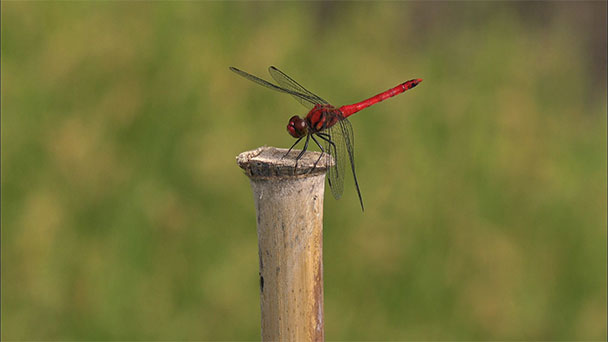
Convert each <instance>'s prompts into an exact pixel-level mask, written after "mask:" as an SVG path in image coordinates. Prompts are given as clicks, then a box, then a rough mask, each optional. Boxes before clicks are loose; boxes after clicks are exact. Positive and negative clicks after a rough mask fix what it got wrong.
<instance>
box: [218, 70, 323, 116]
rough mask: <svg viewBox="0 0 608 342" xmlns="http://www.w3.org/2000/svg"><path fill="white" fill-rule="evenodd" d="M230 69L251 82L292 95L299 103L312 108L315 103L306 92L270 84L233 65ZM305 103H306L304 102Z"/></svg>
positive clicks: (314, 99)
mask: <svg viewBox="0 0 608 342" xmlns="http://www.w3.org/2000/svg"><path fill="white" fill-rule="evenodd" d="M230 70H232V71H233V72H235V73H236V74H237V75H239V76H242V77H244V78H246V79H248V80H250V81H252V82H255V83H257V84H259V85H261V86H264V87H266V88H270V89H272V90H276V91H278V92H281V93H287V94H289V95H291V96H293V97H294V98H296V99H297V100H298V101H300V103H302V104H304V105H305V106H307V107H310V108H312V107H313V106H314V105H315V104H317V102H316V101H317V99H316V98H314V97H312V96H310V95H308V94H302V93H300V92H298V91H297V90H293V89H286V88H283V87H279V86H278V85H276V84H272V83H270V82H268V81H266V80H263V79H261V78H259V77H257V76H253V75H252V74H249V73H246V72H244V71H243V70H240V69H237V68H235V67H230ZM305 103H307V104H305Z"/></svg>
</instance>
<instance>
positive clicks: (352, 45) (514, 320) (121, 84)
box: [1, 2, 607, 340]
mask: <svg viewBox="0 0 608 342" xmlns="http://www.w3.org/2000/svg"><path fill="white" fill-rule="evenodd" d="M598 13H600V14H598ZM601 13H604V14H603V15H602V14H601ZM528 15H537V16H538V17H539V18H542V19H539V20H540V21H542V24H540V23H537V22H531V21H530V20H529V18H528V17H527V16H528ZM605 20H606V18H605V3H580V4H573V3H565V4H558V3H546V4H545V3H543V5H542V6H540V5H536V4H531V5H527V3H524V4H521V3H517V4H505V3H501V4H495V3H469V4H467V3H458V4H454V3H432V4H424V3H382V4H373V3H310V4H295V3H248V2H247V3H189V4H186V3H178V4H170V3H154V4H152V3H111V2H104V3H94V4H89V3H74V2H64V3H46V2H42V3H40V2H36V3H18V2H3V3H2V85H3V87H2V272H3V274H2V275H3V277H2V317H3V322H2V336H1V337H2V338H3V339H5V340H15V339H23V340H51V339H53V340H69V339H73V340H93V339H95V340H108V339H121V340H133V339H150V340H157V339H171V340H176V339H194V340H254V339H258V338H259V303H258V300H259V299H258V283H257V282H258V280H257V271H258V270H257V267H258V264H257V245H256V244H257V242H256V233H255V218H254V210H253V204H252V201H251V192H250V189H249V185H248V181H247V179H246V177H244V176H243V175H242V173H241V172H240V170H239V169H238V167H237V166H236V165H235V161H234V157H235V156H236V155H237V154H238V153H239V152H242V151H244V150H248V149H252V148H255V147H257V146H260V145H264V144H267V145H274V146H282V147H286V146H288V145H290V144H291V142H292V140H291V139H290V138H289V136H288V135H287V134H286V132H285V125H286V123H287V119H288V118H289V117H290V116H291V115H293V114H296V113H297V114H302V113H303V112H304V109H303V107H302V108H301V107H300V106H299V105H298V104H297V103H295V102H294V101H293V100H291V99H290V98H289V97H287V96H281V95H278V94H275V93H272V92H269V91H267V90H265V89H263V88H259V87H256V86H255V85H253V84H247V82H243V80H241V79H239V78H237V77H236V76H235V75H233V74H232V73H230V72H229V71H228V69H227V67H228V66H230V65H235V66H238V67H241V68H243V69H244V70H247V71H249V72H251V73H254V74H257V75H260V76H263V77H266V75H265V69H266V67H267V66H268V65H271V64H274V65H277V66H279V67H281V68H282V69H283V70H284V71H286V72H288V73H289V74H290V75H291V76H293V77H294V78H296V79H297V80H298V81H300V82H301V83H302V84H304V85H305V86H306V87H307V88H309V89H310V90H312V91H314V92H316V93H318V94H319V95H320V96H322V97H324V98H326V99H327V100H329V101H330V102H332V103H334V104H336V105H341V104H345V103H349V102H354V101H358V100H361V99H363V98H365V97H366V96H370V95H373V94H375V93H377V92H379V91H382V90H384V89H386V88H388V87H390V86H394V85H395V84H398V83H399V82H402V81H404V80H407V79H410V78H414V77H421V78H424V82H423V83H422V84H421V85H420V86H419V87H417V88H416V89H414V90H412V91H411V92H408V93H407V94H404V95H401V96H399V97H396V98H394V99H391V100H390V101H387V102H383V103H382V104H379V105H377V106H374V107H373V108H370V109H368V110H366V111H365V112H363V113H361V114H357V116H356V117H355V116H354V117H353V118H352V120H351V121H352V123H353V126H354V127H355V132H356V141H357V146H356V150H357V151H356V157H357V168H358V175H359V177H360V182H361V187H362V192H363V196H364V200H365V201H366V206H367V208H368V210H366V212H365V214H362V213H361V212H360V211H359V208H358V203H357V200H356V195H355V192H354V190H352V189H353V188H352V181H350V183H348V182H349V180H347V184H346V189H347V190H346V194H345V196H344V198H343V199H341V200H340V201H335V200H334V199H333V198H331V196H330V195H328V197H327V199H326V204H325V207H326V212H325V242H324V246H325V250H324V253H325V259H324V260H325V312H326V316H327V317H326V336H327V338H328V340H335V339H341V340H344V339H357V340H365V339H400V340H403V339H409V340H412V339H418V340H439V339H442V340H455V339H469V340H470V339H481V340H488V339H490V340H504V339H519V340H530V339H542V340H601V339H603V340H605V339H606V327H605V321H606V262H605V255H606V229H605V228H606V196H605V195H606V189H607V185H606V171H607V170H606V145H605V142H606V100H605V93H606V79H605V75H606V64H605V61H606V59H605V56H606V55H605V44H606V43H605V34H604V36H603V40H602V39H598V38H597V37H600V38H602V36H601V34H600V35H599V36H597V35H596V31H598V30H599V31H602V30H604V29H605ZM594 37H595V38H594ZM602 44H603V46H602ZM596 49H597V50H599V51H603V54H602V53H599V56H600V57H602V56H603V60H600V63H599V64H597V63H596V59H594V58H596V57H594V56H597V55H598V52H597V51H596ZM590 66H595V67H590ZM598 74H599V75H600V76H598ZM349 189H350V190H349Z"/></svg>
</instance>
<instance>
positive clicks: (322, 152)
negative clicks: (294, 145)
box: [308, 135, 325, 173]
mask: <svg viewBox="0 0 608 342" xmlns="http://www.w3.org/2000/svg"><path fill="white" fill-rule="evenodd" d="M310 137H311V138H312V140H313V141H314V142H315V144H317V146H319V148H320V149H321V155H320V156H319V158H318V159H317V161H316V162H315V164H314V165H313V166H312V169H310V170H309V171H308V173H311V172H312V171H313V170H314V169H315V168H316V167H317V164H318V163H319V161H320V160H321V157H323V155H324V154H325V149H324V148H323V146H321V144H319V142H318V141H317V139H315V136H314V135H311V136H310Z"/></svg>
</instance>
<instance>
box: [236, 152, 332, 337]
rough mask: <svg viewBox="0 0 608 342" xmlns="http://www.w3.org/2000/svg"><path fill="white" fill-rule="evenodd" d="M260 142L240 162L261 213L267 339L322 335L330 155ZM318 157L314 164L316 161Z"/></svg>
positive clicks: (259, 226) (262, 299)
mask: <svg viewBox="0 0 608 342" xmlns="http://www.w3.org/2000/svg"><path fill="white" fill-rule="evenodd" d="M286 152H287V150H285V149H277V148H274V147H261V148H258V149H256V150H253V151H248V152H243V153H241V154H240V155H239V156H238V157H237V161H238V164H239V166H240V167H241V168H243V169H244V170H245V173H246V174H247V175H248V176H249V177H250V179H251V186H252V189H253V195H254V202H255V208H256V215H257V232H258V247H259V251H258V252H259V266H260V306H261V312H262V340H263V341H323V340H324V323H323V192H324V186H325V172H326V169H327V164H326V158H321V159H319V157H320V153H319V152H306V153H305V154H304V155H303V156H302V158H301V159H300V160H298V163H297V164H298V165H297V168H296V162H295V158H296V157H297V155H298V154H299V153H300V151H292V152H291V153H290V154H289V155H287V156H285V153H286ZM317 160H318V163H317V165H316V167H314V164H315V162H317Z"/></svg>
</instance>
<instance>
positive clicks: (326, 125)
mask: <svg viewBox="0 0 608 342" xmlns="http://www.w3.org/2000/svg"><path fill="white" fill-rule="evenodd" d="M230 70H232V71H234V72H235V73H237V74H238V75H240V76H242V77H244V78H246V79H248V80H250V81H253V82H255V83H257V84H259V85H262V86H264V87H267V88H270V89H272V90H275V91H278V92H281V93H286V94H289V95H291V96H293V97H294V98H295V99H296V100H297V101H298V102H300V103H301V104H302V105H304V106H305V107H306V108H308V110H309V112H308V114H307V115H306V116H304V117H303V118H302V117H300V116H298V115H294V116H292V117H291V118H290V119H289V123H288V124H287V132H289V134H290V135H291V136H292V137H294V138H296V139H297V140H296V142H295V143H294V144H293V145H292V146H291V147H290V148H289V150H288V151H287V153H286V154H285V155H288V154H289V152H291V150H292V149H293V148H294V147H295V146H296V145H297V144H298V143H299V142H300V141H302V139H304V138H305V139H306V140H305V141H304V148H303V149H302V151H300V153H299V154H298V156H297V157H296V168H297V162H298V160H299V159H300V158H301V157H302V156H303V155H304V152H306V150H307V149H308V144H309V142H310V140H312V141H313V142H314V143H315V144H316V145H317V146H318V147H319V149H320V150H321V155H320V156H319V159H317V161H316V162H315V164H314V165H313V168H312V169H314V168H315V167H316V165H317V163H318V162H319V161H320V160H321V158H322V157H323V156H325V157H326V158H327V159H328V160H327V161H328V163H327V165H331V166H330V167H329V169H328V170H327V181H328V183H329V187H330V188H331V192H332V194H333V195H334V197H335V198H336V199H340V198H341V197H342V194H343V193H344V176H345V171H346V164H347V159H348V164H349V165H350V170H351V172H352V174H353V178H354V181H355V187H356V189H357V195H358V196H359V203H361V210H362V211H365V208H364V206H363V198H362V196H361V190H360V188H359V182H358V180H357V173H356V172H355V136H354V133H353V127H352V125H351V123H350V122H349V121H348V117H349V116H351V115H353V114H355V113H357V112H359V111H361V110H363V109H365V108H367V107H369V106H372V105H374V104H376V103H378V102H380V101H384V100H386V99H388V98H391V97H393V96H395V95H398V94H401V93H403V92H405V91H406V90H409V89H412V88H414V87H415V86H417V85H418V84H419V83H420V82H422V79H420V78H417V79H412V80H409V81H407V82H403V83H401V84H399V85H398V86H396V87H393V88H390V89H388V90H386V91H384V92H382V93H380V94H377V95H375V96H372V97H370V98H368V99H366V100H363V101H360V102H357V103H354V104H350V105H344V106H341V107H334V106H332V105H331V104H329V103H328V102H327V101H325V100H324V99H322V98H320V97H319V96H317V95H315V94H314V93H312V92H310V91H308V90H306V88H304V87H303V86H302V85H300V84H299V83H298V82H296V81H294V80H293V79H292V78H291V77H289V76H287V75H286V74H285V73H283V72H282V71H280V70H279V69H277V68H275V67H274V66H271V67H269V68H268V72H269V73H270V76H272V78H273V79H274V80H275V81H276V82H277V83H278V85H276V84H273V83H270V82H268V81H266V80H263V79H261V78H259V77H257V76H254V75H251V74H249V73H246V72H245V71H242V70H240V69H237V68H235V67H230ZM331 158H333V163H332V162H331ZM312 169H311V170H312Z"/></svg>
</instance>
